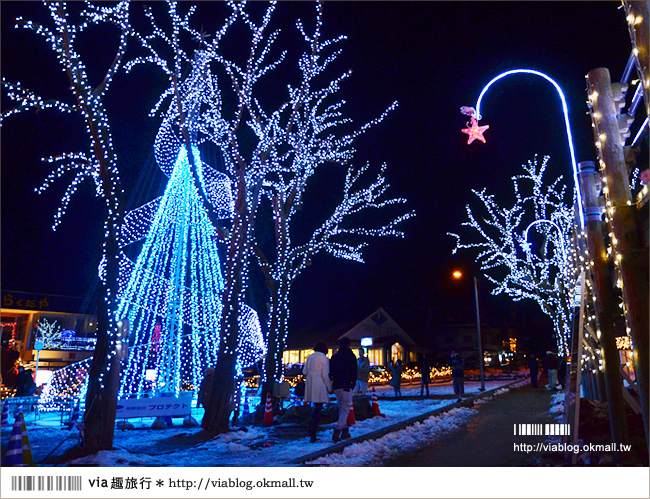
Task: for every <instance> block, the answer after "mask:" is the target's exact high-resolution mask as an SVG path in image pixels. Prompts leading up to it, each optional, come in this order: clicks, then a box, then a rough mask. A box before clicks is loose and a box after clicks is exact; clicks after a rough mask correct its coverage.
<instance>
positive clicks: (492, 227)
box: [449, 156, 578, 355]
mask: <svg viewBox="0 0 650 499" xmlns="http://www.w3.org/2000/svg"><path fill="white" fill-rule="evenodd" d="M548 160H549V157H548V156H545V157H544V159H543V161H542V163H541V165H540V164H538V161H537V156H535V158H534V160H529V161H528V162H527V163H526V164H524V165H522V167H523V169H524V174H523V175H517V176H515V177H513V178H512V180H513V184H514V189H515V196H516V201H515V203H514V205H513V206H512V207H510V208H502V207H501V206H499V205H498V204H497V202H496V200H495V198H494V196H493V195H491V194H488V193H487V192H486V191H485V189H483V190H481V191H476V190H472V192H473V193H474V194H475V195H476V196H477V197H478V198H479V200H480V201H481V202H482V203H483V206H482V208H483V209H484V214H485V216H484V218H483V219H478V218H477V217H476V215H475V213H474V211H473V210H472V208H470V206H469V205H467V206H466V210H467V217H468V221H467V222H464V223H463V224H462V226H465V227H469V228H471V229H472V232H473V234H474V238H473V242H467V243H464V242H461V239H463V240H466V239H465V238H461V236H460V235H459V234H455V233H449V235H451V236H453V237H454V238H455V239H456V247H455V248H454V250H453V253H456V252H457V251H458V250H460V249H470V250H478V251H479V253H478V255H477V257H476V259H477V262H478V263H479V264H480V265H481V270H482V271H483V275H484V276H485V277H486V279H488V280H489V281H490V282H492V283H493V284H494V285H495V288H494V289H493V290H492V294H494V295H498V294H501V293H504V294H506V295H508V296H510V297H511V298H512V299H513V300H514V301H519V300H524V299H531V300H534V301H535V302H536V303H537V304H538V305H539V307H540V309H541V310H542V312H544V313H545V314H546V315H548V316H549V317H550V318H551V319H552V321H553V328H554V333H555V339H556V344H557V348H558V352H559V353H560V354H561V355H567V354H568V351H569V340H570V332H571V331H570V327H571V299H572V297H573V291H574V288H575V284H576V280H577V277H578V276H577V270H576V269H577V265H576V254H575V249H574V245H573V244H572V243H573V240H574V237H575V233H574V230H575V228H576V217H575V214H574V210H573V209H572V208H571V207H570V206H569V205H568V204H567V203H566V202H565V201H564V197H565V191H566V186H565V185H564V184H563V183H562V177H559V178H557V179H556V180H555V181H553V182H552V183H550V184H546V183H545V182H544V179H543V176H544V172H545V170H546V165H547V163H548ZM532 226H534V227H535V228H536V229H537V230H538V232H539V233H541V234H542V235H543V240H542V242H541V245H540V244H539V243H538V244H536V247H532V245H531V243H530V242H529V241H528V240H527V236H528V232H529V229H531V228H532ZM477 236H478V237H477Z"/></svg>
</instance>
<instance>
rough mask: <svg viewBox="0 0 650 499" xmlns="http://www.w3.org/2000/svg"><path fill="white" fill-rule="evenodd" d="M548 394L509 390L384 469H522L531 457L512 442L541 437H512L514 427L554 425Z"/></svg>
mask: <svg viewBox="0 0 650 499" xmlns="http://www.w3.org/2000/svg"><path fill="white" fill-rule="evenodd" d="M550 404H551V394H550V392H548V391H547V390H545V389H542V388H538V389H533V388H531V387H530V386H526V387H523V388H518V389H514V390H511V391H509V392H508V393H505V394H503V395H501V396H499V397H496V398H495V399H493V400H491V401H490V402H487V403H484V404H481V405H480V406H476V408H477V409H478V411H479V413H478V414H477V415H476V416H475V417H474V418H472V419H471V420H470V422H469V423H468V424H467V425H466V426H464V427H463V428H461V429H460V430H458V431H455V432H453V433H452V434H450V435H449V436H446V437H443V438H442V439H439V440H437V441H435V442H433V443H432V444H431V445H428V446H427V447H424V448H421V449H419V450H417V451H414V452H410V453H406V454H404V455H403V456H401V457H400V458H399V459H396V460H395V461H394V462H390V463H386V466H405V467H418V466H442V467H444V466H464V467H469V466H526V465H535V464H536V463H535V460H534V458H535V455H534V454H532V453H531V454H527V453H525V452H516V451H515V450H514V445H513V444H515V443H526V444H533V445H536V444H537V442H543V441H544V440H545V439H546V437H545V436H514V435H513V429H514V426H513V425H515V424H520V423H554V422H556V421H554V420H553V418H552V416H551V414H550V413H549V412H548V410H549V407H550Z"/></svg>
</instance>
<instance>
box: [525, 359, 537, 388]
mask: <svg viewBox="0 0 650 499" xmlns="http://www.w3.org/2000/svg"><path fill="white" fill-rule="evenodd" d="M528 369H529V370H530V384H531V385H532V386H533V388H537V377H538V373H539V363H538V362H537V358H536V357H535V354H534V353H531V354H530V355H529V356H528Z"/></svg>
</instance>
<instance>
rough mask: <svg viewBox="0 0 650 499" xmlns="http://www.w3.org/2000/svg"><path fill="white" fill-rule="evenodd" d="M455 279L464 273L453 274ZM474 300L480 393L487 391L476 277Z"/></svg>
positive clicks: (476, 279)
mask: <svg viewBox="0 0 650 499" xmlns="http://www.w3.org/2000/svg"><path fill="white" fill-rule="evenodd" d="M451 275H452V277H453V278H454V279H457V280H458V279H462V278H463V273H462V272H461V271H460V270H454V271H453V272H452V274H451ZM474 298H475V299H476V335H477V337H478V365H479V368H480V372H481V388H479V390H480V391H485V374H484V372H483V343H482V341H481V313H480V309H479V304H478V278H477V277H476V276H474Z"/></svg>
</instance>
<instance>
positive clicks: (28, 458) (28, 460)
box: [19, 412, 36, 466]
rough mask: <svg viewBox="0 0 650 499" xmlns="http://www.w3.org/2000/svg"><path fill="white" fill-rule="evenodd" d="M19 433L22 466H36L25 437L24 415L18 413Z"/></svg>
mask: <svg viewBox="0 0 650 499" xmlns="http://www.w3.org/2000/svg"><path fill="white" fill-rule="evenodd" d="M19 416H20V433H21V437H22V442H23V463H24V466H36V463H35V462H34V458H33V457H32V448H31V447H30V445H29V438H27V427H26V426H25V416H23V413H22V412H21V413H20V415H19Z"/></svg>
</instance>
